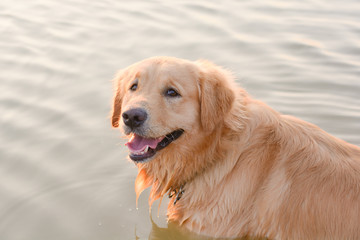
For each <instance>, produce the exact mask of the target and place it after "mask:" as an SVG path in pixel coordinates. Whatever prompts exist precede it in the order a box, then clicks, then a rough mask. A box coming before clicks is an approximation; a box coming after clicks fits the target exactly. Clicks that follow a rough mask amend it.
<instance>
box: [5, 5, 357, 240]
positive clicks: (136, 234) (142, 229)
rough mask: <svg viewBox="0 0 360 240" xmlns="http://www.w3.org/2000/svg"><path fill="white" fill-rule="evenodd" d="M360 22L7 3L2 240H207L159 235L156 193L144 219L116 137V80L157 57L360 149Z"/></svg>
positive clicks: (322, 8)
mask: <svg viewBox="0 0 360 240" xmlns="http://www.w3.org/2000/svg"><path fill="white" fill-rule="evenodd" d="M359 12H360V3H359V2H358V1H355V0H345V1H332V0H330V1H327V0H309V1H294V0H290V1H282V0H271V1H235V0H228V1H225V2H222V4H219V3H217V2H214V1H202V0H201V1H196V2H193V1H181V2H172V1H167V2H166V1H155V2H153V1H142V0H140V1H132V2H125V1H115V0H101V1H92V2H89V1H84V0H66V1H50V0H38V1H25V0H16V1H2V2H1V3H0V31H1V35H0V51H1V56H0V67H1V75H0V76H1V77H0V93H1V94H0V112H1V117H0V239H7V240H12V239H14V240H15V239H62V240H63V239H87V240H90V239H149V238H150V239H202V238H200V237H198V236H196V237H194V236H193V235H191V234H189V233H186V232H183V231H181V230H179V229H177V227H176V226H173V225H167V224H163V225H161V227H157V225H154V224H152V222H151V220H150V218H149V213H148V206H147V201H146V194H147V193H146V192H145V193H144V194H143V195H144V196H143V197H141V198H140V202H139V210H135V193H134V179H135V175H136V173H137V171H136V168H135V166H133V164H132V163H130V162H129V161H127V160H125V159H126V155H127V152H126V149H125V148H124V147H123V143H124V142H123V140H122V138H121V137H120V133H119V132H118V131H117V130H112V129H111V127H110V121H109V117H108V115H109V112H110V106H111V97H112V83H111V81H110V80H111V79H112V78H113V76H114V74H115V72H116V71H117V70H118V69H119V68H122V67H125V66H127V65H129V64H131V63H133V62H135V61H139V60H141V59H144V58H147V57H150V56H154V55H170V56H176V57H181V58H187V59H190V60H195V59H199V58H206V59H209V60H211V61H214V62H215V63H217V64H219V65H223V66H225V67H227V68H229V69H231V70H233V71H234V73H235V76H236V77H237V80H238V82H239V84H241V85H242V86H243V87H245V88H246V89H247V90H248V91H249V92H250V93H251V94H252V95H253V96H255V97H256V98H258V99H261V100H263V101H265V102H267V103H268V104H269V105H271V106H272V107H274V108H275V109H276V110H278V111H280V112H283V113H285V114H291V115H295V116H298V117H300V118H302V119H304V120H307V121H310V122H312V123H315V124H317V125H319V126H320V127H321V128H323V129H325V130H326V131H328V132H330V133H331V134H333V135H336V136H337V137H340V138H342V139H344V140H346V141H349V142H351V143H353V144H357V145H360V98H359V94H360V24H359V23H360V15H359ZM158 219H160V220H161V221H165V208H162V210H161V213H160V217H159V218H158ZM158 219H157V220H158Z"/></svg>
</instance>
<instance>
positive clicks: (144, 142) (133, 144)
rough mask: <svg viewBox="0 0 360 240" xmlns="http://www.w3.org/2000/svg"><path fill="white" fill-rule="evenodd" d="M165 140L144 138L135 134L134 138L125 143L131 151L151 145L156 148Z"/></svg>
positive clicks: (140, 149) (141, 149)
mask: <svg viewBox="0 0 360 240" xmlns="http://www.w3.org/2000/svg"><path fill="white" fill-rule="evenodd" d="M161 140H163V137H161V138H144V137H141V136H139V135H136V134H134V136H132V138H131V139H130V140H129V142H127V143H126V144H125V145H126V146H127V147H128V148H129V150H130V151H143V150H144V149H145V148H146V146H149V147H150V148H152V149H155V148H156V146H157V144H158V143H159V142H161Z"/></svg>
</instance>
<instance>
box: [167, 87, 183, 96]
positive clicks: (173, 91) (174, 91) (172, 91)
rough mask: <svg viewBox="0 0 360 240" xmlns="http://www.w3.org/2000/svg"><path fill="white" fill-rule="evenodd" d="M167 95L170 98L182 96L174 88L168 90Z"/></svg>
mask: <svg viewBox="0 0 360 240" xmlns="http://www.w3.org/2000/svg"><path fill="white" fill-rule="evenodd" d="M165 95H166V96H168V97H179V96H180V94H179V93H178V92H177V91H176V90H175V89H173V88H169V89H168V90H166V92H165Z"/></svg>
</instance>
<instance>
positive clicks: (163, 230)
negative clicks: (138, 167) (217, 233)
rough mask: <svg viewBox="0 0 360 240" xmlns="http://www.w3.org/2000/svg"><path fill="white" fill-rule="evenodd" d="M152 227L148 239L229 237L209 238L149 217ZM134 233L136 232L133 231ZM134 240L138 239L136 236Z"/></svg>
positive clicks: (206, 239)
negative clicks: (161, 224) (163, 225)
mask: <svg viewBox="0 0 360 240" xmlns="http://www.w3.org/2000/svg"><path fill="white" fill-rule="evenodd" d="M151 224H152V229H151V232H150V234H149V238H148V239H149V240H230V238H211V237H204V236H200V235H197V234H195V233H191V232H189V231H187V230H185V229H183V228H181V227H180V226H179V225H177V224H176V223H171V222H169V223H167V227H159V226H158V225H157V224H156V223H155V222H154V221H153V219H152V218H151ZM135 235H136V232H135ZM135 239H136V240H138V239H140V238H139V237H138V236H136V238H135ZM231 240H266V238H250V237H242V238H236V239H234V238H231Z"/></svg>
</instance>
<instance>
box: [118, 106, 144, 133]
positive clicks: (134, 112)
mask: <svg viewBox="0 0 360 240" xmlns="http://www.w3.org/2000/svg"><path fill="white" fill-rule="evenodd" d="M122 117H123V120H124V123H125V125H126V126H129V127H130V128H136V127H139V126H141V125H142V124H143V123H144V122H145V120H146V118H147V113H146V112H145V110H143V109H141V108H134V109H130V110H127V111H126V112H124V113H123V114H122Z"/></svg>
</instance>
